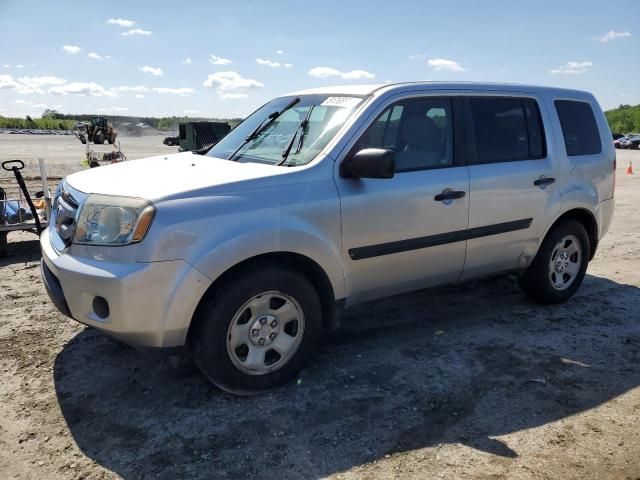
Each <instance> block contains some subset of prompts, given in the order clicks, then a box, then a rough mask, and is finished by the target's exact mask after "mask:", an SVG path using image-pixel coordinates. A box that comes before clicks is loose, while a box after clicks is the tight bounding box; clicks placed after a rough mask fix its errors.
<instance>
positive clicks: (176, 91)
mask: <svg viewBox="0 0 640 480" xmlns="http://www.w3.org/2000/svg"><path fill="white" fill-rule="evenodd" d="M152 90H153V91H154V92H156V93H160V94H163V95H165V94H167V95H180V96H181V97H186V96H188V95H193V94H194V93H195V90H194V89H193V88H167V87H157V88H153V89H152Z"/></svg>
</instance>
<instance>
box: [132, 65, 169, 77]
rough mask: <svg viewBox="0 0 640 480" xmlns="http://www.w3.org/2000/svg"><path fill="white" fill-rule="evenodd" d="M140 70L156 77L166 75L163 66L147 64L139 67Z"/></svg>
mask: <svg viewBox="0 0 640 480" xmlns="http://www.w3.org/2000/svg"><path fill="white" fill-rule="evenodd" d="M138 70H140V71H141V72H144V73H150V74H151V75H154V76H156V77H161V76H162V75H164V72H163V71H162V69H161V68H158V67H150V66H149V65H145V66H144V67H138Z"/></svg>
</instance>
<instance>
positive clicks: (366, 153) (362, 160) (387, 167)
mask: <svg viewBox="0 0 640 480" xmlns="http://www.w3.org/2000/svg"><path fill="white" fill-rule="evenodd" d="M395 170H396V160H395V154H394V153H393V152H392V151H391V150H386V149H384V148H365V149H363V150H360V151H358V152H356V154H355V155H353V156H351V157H349V158H347V159H346V160H345V161H343V162H342V164H341V165H340V176H342V177H345V178H393V175H394V174H395Z"/></svg>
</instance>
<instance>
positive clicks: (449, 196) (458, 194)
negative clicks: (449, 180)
mask: <svg viewBox="0 0 640 480" xmlns="http://www.w3.org/2000/svg"><path fill="white" fill-rule="evenodd" d="M465 195H466V192H463V191H462V190H449V189H445V190H444V191H443V192H442V193H439V194H438V195H436V196H435V197H433V199H434V200H435V201H436V202H443V201H445V200H456V199H458V198H462V197H464V196H465Z"/></svg>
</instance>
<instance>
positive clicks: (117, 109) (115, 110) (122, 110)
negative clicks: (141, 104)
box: [111, 107, 129, 112]
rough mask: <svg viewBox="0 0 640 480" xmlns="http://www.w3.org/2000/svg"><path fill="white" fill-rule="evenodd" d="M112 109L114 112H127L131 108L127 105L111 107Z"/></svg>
mask: <svg viewBox="0 0 640 480" xmlns="http://www.w3.org/2000/svg"><path fill="white" fill-rule="evenodd" d="M111 110H113V111H114V112H126V111H127V110H129V109H128V108H127V107H111Z"/></svg>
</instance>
